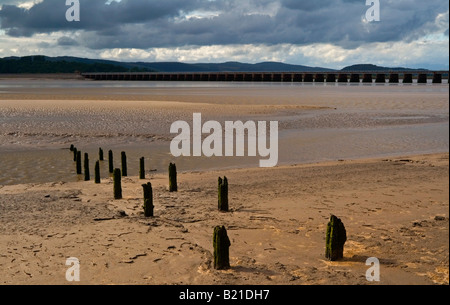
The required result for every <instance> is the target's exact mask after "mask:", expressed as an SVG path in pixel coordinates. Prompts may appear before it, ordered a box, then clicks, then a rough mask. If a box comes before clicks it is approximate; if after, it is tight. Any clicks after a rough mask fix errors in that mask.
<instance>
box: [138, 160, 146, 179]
mask: <svg viewBox="0 0 450 305" xmlns="http://www.w3.org/2000/svg"><path fill="white" fill-rule="evenodd" d="M139 179H145V158H144V157H142V158H141V159H140V160H139Z"/></svg>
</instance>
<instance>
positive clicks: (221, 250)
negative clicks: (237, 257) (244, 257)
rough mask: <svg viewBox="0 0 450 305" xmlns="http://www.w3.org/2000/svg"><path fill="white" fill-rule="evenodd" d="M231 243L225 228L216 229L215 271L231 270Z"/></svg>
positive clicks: (214, 243) (214, 244) (214, 242)
mask: <svg viewBox="0 0 450 305" xmlns="http://www.w3.org/2000/svg"><path fill="white" fill-rule="evenodd" d="M230 246H231V242H230V239H229V238H228V235H227V230H226V229H225V227H224V226H222V227H220V226H218V227H215V228H214V236H213V247H214V269H217V270H225V269H229V268H230Z"/></svg>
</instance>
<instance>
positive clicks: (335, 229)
mask: <svg viewBox="0 0 450 305" xmlns="http://www.w3.org/2000/svg"><path fill="white" fill-rule="evenodd" d="M346 241H347V232H346V230H345V227H344V224H343V223H342V221H341V220H340V219H339V218H337V217H336V216H334V215H331V217H330V221H329V222H328V225H327V235H326V244H325V257H326V258H327V259H329V260H330V261H336V260H339V259H342V258H344V244H345V242H346Z"/></svg>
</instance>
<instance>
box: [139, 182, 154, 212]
mask: <svg viewBox="0 0 450 305" xmlns="http://www.w3.org/2000/svg"><path fill="white" fill-rule="evenodd" d="M142 187H143V188H144V215H145V217H153V209H154V206H153V189H152V184H151V183H150V182H148V183H147V184H143V185H142Z"/></svg>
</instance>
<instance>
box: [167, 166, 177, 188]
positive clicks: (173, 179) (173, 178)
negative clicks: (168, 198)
mask: <svg viewBox="0 0 450 305" xmlns="http://www.w3.org/2000/svg"><path fill="white" fill-rule="evenodd" d="M177 191H178V185H177V166H176V165H175V164H172V163H170V165H169V192H177Z"/></svg>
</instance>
